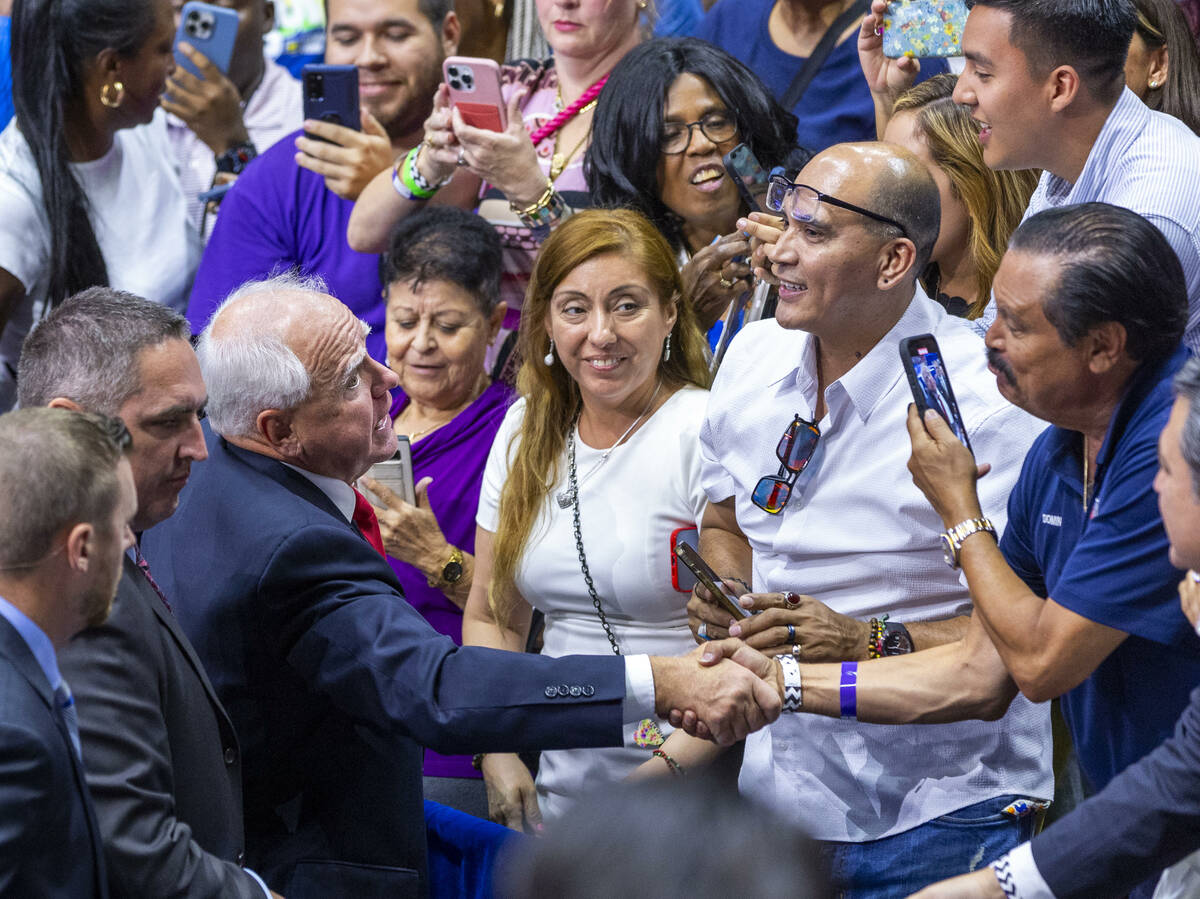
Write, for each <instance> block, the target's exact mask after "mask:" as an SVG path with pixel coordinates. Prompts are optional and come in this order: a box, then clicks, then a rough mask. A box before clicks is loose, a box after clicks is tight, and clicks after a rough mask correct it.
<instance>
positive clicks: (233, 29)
mask: <svg viewBox="0 0 1200 899" xmlns="http://www.w3.org/2000/svg"><path fill="white" fill-rule="evenodd" d="M237 32H238V14H237V10H233V9H226V8H225V7H223V6H213V5H212V4H211V3H200V2H199V0H190V2H188V3H185V4H183V9H182V10H180V13H179V30H178V31H176V32H175V64H176V65H177V66H179V67H180V68H182V69H186V70H187V71H189V72H191V73H192V74H193V75H195V76H196V77H197V78H200V79H203V78H204V76H203V75H201V74H200V70H199V69H197V68H196V67H195V66H194V65H192V61H191V60H190V59H188V58H187V57H186V56H184V55H183V54H182V53H180V52H179V43H180V42H181V41H186V42H187V43H189V44H191V45H192V46H193V47H195V48H196V49H197V50H199V51H200V52H201V53H203V54H204V55H205V56H206V57H208V61H209V62H211V63H212V64H213V65H214V66H216V67H217V68H218V69H220V70H221V72H222V73H223V74H225V75H228V74H229V63H230V61H231V60H232V59H233V43H234V41H235V40H237Z"/></svg>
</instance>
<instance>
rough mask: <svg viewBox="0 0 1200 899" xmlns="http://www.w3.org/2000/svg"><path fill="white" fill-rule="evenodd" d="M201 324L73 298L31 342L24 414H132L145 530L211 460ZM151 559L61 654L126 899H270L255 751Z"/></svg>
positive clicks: (89, 293)
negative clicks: (252, 833) (250, 789)
mask: <svg viewBox="0 0 1200 899" xmlns="http://www.w3.org/2000/svg"><path fill="white" fill-rule="evenodd" d="M189 336H190V332H189V329H188V325H187V322H186V321H185V320H184V319H183V318H182V317H181V316H179V315H177V314H176V313H174V312H172V311H171V310H169V309H167V308H166V307H164V306H162V305H161V304H159V303H154V302H151V301H149V300H144V299H142V298H140V297H136V296H133V295H132V294H128V293H123V292H121V291H116V290H112V289H110V288H107V287H97V288H91V289H89V290H86V291H83V292H82V293H79V294H77V295H76V296H74V297H72V298H70V299H68V300H67V301H66V302H65V303H63V304H62V305H61V306H59V307H58V308H57V309H55V310H54V311H53V312H52V313H51V314H50V315H49V316H48V317H47V318H46V319H45V320H44V321H42V322H41V323H39V324H38V326H37V327H36V328H35V329H34V330H33V332H32V333H31V334H30V335H29V337H28V338H27V339H26V341H25V345H24V348H23V351H22V354H21V363H20V370H19V378H18V380H19V390H20V403H21V406H22V407H25V408H27V407H31V406H58V407H64V408H70V409H86V410H88V411H94V412H102V413H104V414H109V415H116V416H119V417H120V418H121V419H122V420H123V421H124V422H125V424H126V425H127V426H128V427H129V429H130V431H131V432H132V434H133V449H132V450H131V452H130V454H129V461H130V464H131V466H132V469H133V477H134V481H135V483H136V485H137V494H138V506H139V507H138V514H137V518H136V519H135V521H134V523H133V528H134V530H135V531H136V532H138V533H141V532H142V531H144V530H145V529H146V528H149V527H151V526H152V525H154V524H157V523H158V522H160V521H162V520H163V519H164V518H166V517H168V516H169V515H170V514H171V513H172V512H174V511H175V505H176V503H177V502H178V496H179V491H180V490H181V489H182V488H183V485H184V484H185V483H187V478H188V474H189V471H190V469H191V464H192V463H193V462H197V461H201V460H203V459H204V458H205V455H206V450H205V447H204V437H203V435H202V433H201V430H200V419H199V416H200V415H201V414H203V413H202V410H203V407H204V401H205V390H204V381H203V380H202V379H201V377H200V366H199V365H198V364H197V362H196V354H195V353H194V352H193V351H192V347H191V344H190V342H189V339H188V338H189ZM137 559H138V554H137V550H136V549H134V550H133V551H131V552H130V553H129V554H128V555H127V556H126V557H125V559H124V560H123V575H122V577H121V582H120V586H119V588H118V591H117V597H116V600H115V602H114V604H113V610H112V614H111V616H110V617H109V619H108V621H107V622H105V623H104V624H102V625H99V626H97V627H92V628H89V629H87V630H86V631H84V632H83V633H81V634H79V635H78V636H77V637H76V638H75V639H74V640H72V641H71V642H70V644H69V645H67V646H66V647H65V648H64V650H63V651H62V652H61V653H60V655H59V665H60V667H61V668H62V671H63V673H64V675H65V676H66V678H67V680H68V681H69V682H70V683H71V684H72V687H73V689H74V692H75V697H76V703H77V706H78V709H79V724H80V731H81V733H82V737H83V747H84V760H85V763H86V766H87V778H88V785H89V787H90V789H91V793H92V797H93V800H94V801H95V804H96V811H97V817H98V819H99V821H100V829H101V832H102V834H103V837H104V844H105V849H106V851H107V855H108V862H109V864H108V874H109V885H110V889H111V892H112V894H113V895H114V896H118V897H123V896H128V897H143V896H189V897H208V896H213V897H216V896H221V897H236V899H265V897H266V896H267V895H268V891H267V889H266V887H265V886H264V885H263V884H262V883H261V881H259V880H258V879H257V877H256V875H254V874H252V873H251V872H249V871H247V870H244V869H243V868H242V862H243V860H244V857H243V848H244V843H243V825H242V770H241V752H240V750H239V747H238V742H237V737H236V736H235V734H234V730H233V725H232V724H231V723H230V720H229V716H228V715H227V714H226V712H225V709H224V708H223V707H222V706H221V703H220V701H219V700H218V699H217V695H216V693H215V692H214V690H213V688H212V685H211V684H210V683H209V680H208V677H207V675H206V674H205V673H204V669H203V667H202V666H201V664H200V660H199V659H198V658H197V657H196V653H195V651H194V650H193V649H192V647H191V644H190V643H189V642H188V639H187V637H186V636H184V633H183V631H182V630H181V629H180V627H179V624H178V623H177V622H176V620H175V616H174V614H173V613H172V610H171V602H172V600H173V597H171V596H169V595H164V594H161V593H160V592H159V590H158V588H157V586H156V585H155V583H154V581H153V580H152V579H151V578H150V576H149V571H148V569H146V570H144V571H143V570H140V569H139V565H138V562H137Z"/></svg>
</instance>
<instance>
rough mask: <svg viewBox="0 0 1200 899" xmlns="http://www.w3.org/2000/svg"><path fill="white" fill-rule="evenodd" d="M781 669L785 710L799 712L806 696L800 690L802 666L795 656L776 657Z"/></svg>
mask: <svg viewBox="0 0 1200 899" xmlns="http://www.w3.org/2000/svg"><path fill="white" fill-rule="evenodd" d="M775 658H776V660H777V661H778V662H779V667H780V668H782V669H783V710H784V711H785V712H798V711H800V707H801V706H802V705H803V704H804V694H803V693H802V692H801V689H800V664H799V663H798V662H797V661H796V659H795V658H794V657H793V656H789V655H782V656H776V657H775Z"/></svg>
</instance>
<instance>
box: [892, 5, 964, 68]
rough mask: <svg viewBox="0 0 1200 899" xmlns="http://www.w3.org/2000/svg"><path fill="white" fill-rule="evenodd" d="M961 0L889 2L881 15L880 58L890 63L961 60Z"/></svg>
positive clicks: (962, 17)
mask: <svg viewBox="0 0 1200 899" xmlns="http://www.w3.org/2000/svg"><path fill="white" fill-rule="evenodd" d="M966 23H967V4H966V3H965V2H963V0H892V2H891V3H888V5H887V12H886V13H884V15H883V55H884V56H887V57H889V58H891V59H899V58H900V57H902V56H915V57H917V58H918V59H934V58H944V57H947V56H962V32H963V26H964V25H966Z"/></svg>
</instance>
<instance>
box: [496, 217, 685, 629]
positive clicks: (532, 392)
mask: <svg viewBox="0 0 1200 899" xmlns="http://www.w3.org/2000/svg"><path fill="white" fill-rule="evenodd" d="M606 253H616V254H620V255H621V256H622V257H624V258H626V259H631V260H633V261H634V262H635V263H637V264H638V266H639V267H640V268H641V269H642V271H643V272H644V273H645V275H646V278H647V280H648V281H649V282H650V286H651V287H652V288H653V289H654V293H655V295H656V296H657V297H658V300H659V302H660V303H662V304H663V305H670V304H672V303H673V304H674V305H675V307H676V311H677V313H678V314H677V316H676V319H675V324H674V325H673V326H672V328H671V358H670V359H669V360H667V361H665V362H659V366H658V372H659V377H660V378H661V379H662V383H663V385H664V386H665V387H667V388H669V389H677V388H679V387H682V386H684V385H685V384H694V385H696V386H698V387H707V386H708V383H709V375H708V366H707V363H706V361H705V356H704V336H703V335H702V334H701V333H700V328H699V326H698V325H697V324H696V315H695V312H694V311H693V309H692V303H691V298H690V297H688V296H686V295H685V294H684V288H683V281H682V280H681V279H680V276H679V269H678V267H677V266H676V263H675V257H674V254H672V252H671V248H670V246H669V245H668V244H667V241H666V239H665V238H664V237H663V236H662V234H660V233H659V232H658V230H657V229H655V227H654V226H653V225H651V224H650V222H649V220H647V219H646V217H645V216H643V215H641V214H640V213H637V212H633V211H632V210H628V209H588V210H584V211H582V212H577V213H575V214H574V215H573V216H571V217H570V218H569V219H567V220H566V221H565V222H563V224H561V225H559V227H558V228H557V229H556V230H555V231H554V233H553V234H551V235H550V237H549V238H548V239H547V240H546V242H545V243H544V244H542V248H541V251H540V252H539V254H538V258H537V262H536V263H535V264H534V268H533V274H532V276H531V277H530V280H529V288H528V290H527V291H526V293H525V304H524V306H523V307H522V309H521V328H520V332H519V334H518V337H517V351H518V352H519V353H520V357H521V359H522V362H521V368H520V371H519V372H518V374H517V389H518V391H519V392H520V394H521V395H522V396H523V397H524V398H525V416H524V419H523V420H522V422H521V428H520V430H519V431H518V432H517V433H516V434H514V435H513V438H512V440H511V441H510V443H509V446H508V452H509V456H510V458H511V460H512V464H511V466H510V468H509V472H508V479H507V480H506V481H505V482H504V488H503V490H502V491H501V493H500V523H499V526H498V528H497V531H496V541H495V548H494V557H493V558H494V562H493V566H492V580H491V583H490V584H489V585H488V602H489V605H490V606H491V610H492V615H493V616H494V617H495V619H496V621H497V622H498V623H499V624H500V625H501V626H504V625H505V624H506V623H507V621H508V620H509V616H510V614H511V612H512V605H511V602H510V600H509V597H511V596H513V595H514V592H515V591H513V590H512V589H511V587H512V584H513V578H514V576H515V574H516V570H517V567H518V565H519V563H520V560H521V556H522V555H523V554H524V552H525V548H526V545H527V544H528V543H529V540H530V537H531V535H532V533H533V526H534V523H535V522H536V521H537V518H538V514H539V513H540V511H541V509H542V506H543V504H544V502H545V500H546V497H547V495H548V494H549V492H550V488H551V487H552V486H553V485H554V484H555V483H557V481H558V477H559V459H560V458H561V456H562V453H563V450H564V448H565V447H566V441H567V432H568V430H569V429H570V427H571V422H572V420H573V419H574V417H575V414H576V412H577V411H578V409H579V408H580V403H581V400H580V395H579V387H578V385H577V384H576V383H575V381H574V379H572V378H571V376H570V375H569V374H567V371H566V369H565V368H564V367H563V366H562V365H560V364H555V365H546V364H545V363H544V362H543V357H544V356H545V355H546V353H547V352H548V351H549V347H550V337H549V335H548V334H547V333H546V320H547V316H548V315H549V311H550V300H551V298H552V297H553V295H554V291H555V290H556V289H557V288H558V285H559V284H560V283H562V281H563V279H564V278H566V277H567V275H568V274H570V273H571V272H572V271H574V270H575V269H576V268H577V267H578V266H580V265H581V264H583V263H584V262H587V261H588V260H589V259H592V258H594V257H596V256H600V255H603V254H606ZM518 445H519V447H520V450H519V452H516V453H514V452H513V448H514V446H518Z"/></svg>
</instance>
